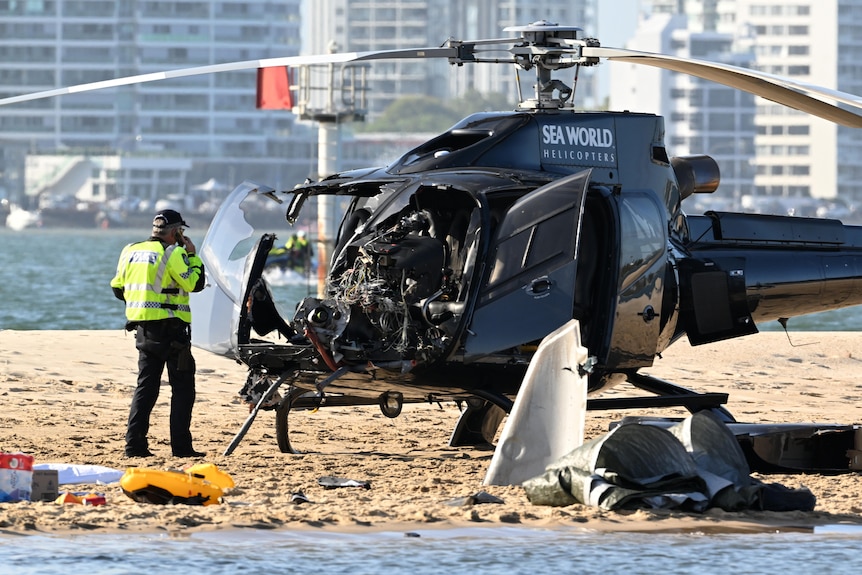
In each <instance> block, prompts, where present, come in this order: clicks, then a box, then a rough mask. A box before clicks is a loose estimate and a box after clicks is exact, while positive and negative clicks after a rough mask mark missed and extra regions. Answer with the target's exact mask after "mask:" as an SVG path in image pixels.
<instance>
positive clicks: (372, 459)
mask: <svg viewBox="0 0 862 575" xmlns="http://www.w3.org/2000/svg"><path fill="white" fill-rule="evenodd" d="M860 337H862V336H860V335H859V334H856V333H852V332H841V333H824V332H804V333H801V332H797V333H791V334H790V335H789V337H788V336H787V335H786V334H784V333H776V332H772V333H761V334H757V335H753V336H748V337H745V338H740V339H736V340H730V341H727V342H721V343H715V344H709V345H704V346H698V347H691V346H689V345H688V343H687V342H686V341H680V342H677V343H676V344H674V345H673V346H672V347H671V348H670V349H668V350H667V351H666V352H665V353H664V354H663V356H662V358H660V359H657V360H656V363H655V365H654V366H653V367H652V368H650V369H648V370H645V371H646V372H648V373H650V374H651V375H655V376H658V377H661V378H664V379H667V380H670V381H673V382H676V383H678V384H681V385H684V386H687V387H690V388H693V389H696V390H698V391H704V392H707V391H717V392H728V393H730V400H729V402H728V405H727V407H728V409H729V410H730V411H731V412H732V413H733V414H734V416H735V417H736V418H737V419H738V420H739V421H747V422H818V423H838V424H857V423H860V422H862V404H860V396H862V382H859V381H858V379H857V374H858V373H859V368H860V366H862V352H860V351H857V350H856V345H857V344H858V343H859V342H860ZM195 357H196V360H197V364H198V378H197V389H198V399H197V403H196V407H195V413H194V420H193V430H192V431H193V435H194V437H195V447H196V448H197V449H198V450H201V451H205V452H206V453H207V456H206V457H205V458H202V459H199V460H187V459H178V458H174V457H172V456H171V450H170V445H169V443H168V412H169V398H170V388H169V387H168V386H167V383H166V382H164V385H163V388H162V395H161V397H160V398H159V402H158V404H157V406H156V409H155V411H154V413H153V418H152V427H151V432H150V449H151V450H152V451H153V452H154V453H155V454H156V456H155V457H152V458H148V459H129V458H126V457H125V456H124V453H123V445H124V444H123V435H124V433H125V423H126V417H127V414H128V407H129V401H130V399H131V394H132V390H133V388H134V383H135V376H136V370H135V367H136V352H135V350H134V340H133V337H132V336H131V335H129V334H126V333H125V332H123V331H10V330H5V331H3V330H0V396H2V402H3V407H4V409H3V412H2V414H0V451H4V452H23V453H27V454H30V455H32V456H33V457H34V458H35V462H36V463H68V464H81V465H83V464H93V465H102V466H107V467H110V468H113V469H119V470H125V469H126V468H128V467H145V468H148V469H182V468H183V467H185V466H188V465H190V464H192V463H199V462H202V461H203V462H210V463H214V464H216V465H217V466H218V467H219V468H220V469H222V470H223V471H225V472H227V473H229V474H230V475H231V476H232V477H233V479H234V481H235V483H236V487H234V488H233V489H230V490H228V491H226V492H225V495H224V498H223V502H222V503H221V504H219V505H207V506H191V505H154V504H147V503H138V502H135V501H133V500H132V499H130V498H129V497H127V496H126V495H125V494H123V492H122V490H121V489H120V487H119V484H117V483H113V484H109V485H62V486H60V489H61V491H63V490H68V491H77V492H81V491H98V492H101V493H104V494H105V497H106V501H107V504H106V505H103V506H97V507H92V506H82V505H71V504H67V505H59V504H56V503H53V502H16V503H4V504H0V533H2V532H28V533H35V532H49V533H67V532H68V533H74V532H80V531H82V530H83V531H92V530H97V531H105V532H117V531H120V532H122V531H134V532H141V531H167V532H170V533H181V532H190V531H199V530H213V529H230V528H255V529H276V528H279V529H335V530H342V531H347V530H356V529H359V530H367V529H376V530H413V529H420V528H421V529H429V528H446V527H454V526H463V525H482V526H486V527H487V526H489V525H490V526H493V525H502V524H506V525H521V526H527V527H545V528H547V527H561V528H568V527H575V528H586V529H597V530H633V531H634V530H651V531H676V530H694V531H760V530H764V529H765V530H775V529H786V530H794V529H807V528H810V527H813V526H816V525H826V524H837V523H851V524H862V501H860V496H862V482H860V478H859V476H858V474H857V473H855V472H851V473H841V474H831V475H819V474H804V475H803V474H797V475H763V476H761V475H756V476H757V477H758V478H760V479H762V480H764V481H766V482H770V483H773V482H774V483H780V484H782V485H785V486H787V487H791V488H794V487H800V486H804V487H807V488H808V489H810V490H811V491H812V492H813V493H814V494H815V496H816V497H817V505H816V508H815V510H814V511H813V512H796V511H793V512H763V511H745V512H734V513H729V512H724V511H720V510H709V511H707V512H706V513H703V514H696V513H683V512H678V511H647V510H637V511H627V512H608V511H603V510H600V509H597V508H593V507H586V506H582V505H572V506H569V507H562V508H552V507H543V506H535V505H532V504H530V502H529V501H528V500H527V498H526V496H525V494H524V491H523V489H522V488H521V487H517V486H509V487H495V486H483V485H482V480H483V478H484V476H485V472H486V470H487V467H488V464H489V462H490V460H491V456H492V452H491V451H488V450H480V449H476V448H451V447H448V439H449V435H450V433H451V431H452V429H453V427H454V425H455V422H456V421H457V418H458V409H457V407H456V406H455V405H453V404H443V405H442V406H438V405H436V404H435V405H414V406H405V408H404V411H403V413H402V414H401V416H400V417H398V418H397V419H389V418H386V417H384V416H383V415H382V414H381V413H380V411H379V409H378V408H376V407H354V408H324V409H322V410H320V411H318V412H314V413H312V412H296V413H294V414H292V416H291V419H290V424H291V430H292V431H291V441H292V442H293V444H294V446H295V447H296V448H298V449H300V450H302V451H303V453H302V454H299V455H295V454H283V453H281V452H279V450H278V446H277V444H276V439H275V427H274V422H275V416H274V413H273V412H272V411H263V412H261V413H260V415H259V416H258V418H257V420H256V421H255V423H254V424H253V425H252V427H251V429H250V430H249V432H248V434H247V435H246V437H245V438H244V440H243V441H242V443H240V445H239V446H238V447H237V449H236V450H235V451H234V453H233V454H232V455H230V456H224V455H223V452H224V450H225V448H226V447H227V445H228V444H229V443H230V441H231V439H232V438H233V437H234V435H235V434H236V433H237V431H238V430H239V429H240V427H241V426H242V424H243V422H244V421H245V420H246V418H247V416H248V408H247V406H245V405H243V404H242V403H241V402H240V400H239V397H238V395H237V392H238V390H239V388H240V387H241V385H242V383H243V381H244V379H245V370H244V369H243V366H242V365H240V364H237V363H236V362H234V361H233V360H230V359H228V358H223V357H219V356H215V355H213V354H210V353H208V352H204V351H201V350H195ZM626 387H627V386H620V387H618V388H616V389H615V390H613V391H612V392H611V393H613V394H623V393H630V392H631V390H628V389H626ZM641 394H642V393H641ZM607 396H608V394H606V395H604V396H603V397H607ZM624 415H661V416H684V415H686V413H685V412H683V411H679V410H673V409H670V410H669V409H665V410H658V411H651V412H649V411H640V412H636V413H635V412H619V411H615V412H589V413H588V414H587V425H586V435H587V438H590V437H595V436H598V435H601V434H602V433H604V432H606V431H607V429H608V425H609V424H610V423H611V422H612V421H616V420H618V419H619V418H621V417H622V416H624ZM323 476H336V477H342V478H348V479H355V480H357V481H367V482H369V484H370V489H364V488H361V487H344V488H339V489H324V488H323V487H321V486H320V485H319V484H318V479H319V478H320V477H323ZM480 491H486V492H487V493H490V494H491V495H494V496H496V497H499V498H500V499H502V500H503V503H502V504H496V503H487V504H476V505H464V504H458V503H459V500H463V498H466V497H468V496H470V495H473V494H476V493H477V492H480ZM297 492H301V493H303V494H304V495H305V496H306V497H307V499H308V502H307V503H296V502H294V501H292V500H291V496H292V495H293V494H295V493H297ZM460 503H463V501H460Z"/></svg>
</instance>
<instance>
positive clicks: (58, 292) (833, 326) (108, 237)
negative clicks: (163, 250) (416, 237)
mask: <svg viewBox="0 0 862 575" xmlns="http://www.w3.org/2000/svg"><path fill="white" fill-rule="evenodd" d="M148 232H149V230H98V229H93V230H78V229H74V230H72V229H67V230H59V229H36V230H26V231H24V232H13V231H11V230H7V229H5V228H0V270H3V272H2V278H3V281H2V282H0V302H2V303H0V329H18V330H34V329H60V330H66V329H122V327H123V324H124V321H125V320H124V315H123V305H122V303H120V302H119V301H118V300H117V299H115V298H114V295H113V293H112V292H111V288H110V286H109V285H108V284H109V282H110V281H111V278H112V277H113V275H114V271H115V266H116V265H117V257H118V256H119V255H120V250H121V249H122V248H123V246H124V245H126V244H127V243H129V242H132V241H140V240H143V239H146V237H147V235H148ZM189 236H190V237H191V238H192V239H193V241H195V243H196V244H197V245H200V244H201V242H202V241H203V237H204V230H196V229H190V230H189ZM272 287H273V292H274V295H275V297H276V301H279V302H281V310H282V315H283V316H285V318H290V315H291V314H290V310H291V309H292V308H293V304H295V303H296V302H297V301H299V300H300V299H302V298H303V297H304V296H306V295H308V294H312V293H314V292H315V291H316V284H315V283H314V280H313V278H308V280H307V281H296V278H290V279H288V280H287V281H279V279H276V281H275V282H274V284H273V286H272ZM758 327H759V328H760V329H761V330H763V331H776V330H781V329H782V328H781V326H780V325H779V324H778V322H770V323H769V324H763V325H760V326H758ZM789 327H790V329H791V330H794V331H856V330H858V329H860V328H862V306H856V307H852V308H846V309H843V310H836V311H831V312H823V313H818V314H812V315H809V316H803V317H798V318H793V319H792V320H791V321H790V324H789Z"/></svg>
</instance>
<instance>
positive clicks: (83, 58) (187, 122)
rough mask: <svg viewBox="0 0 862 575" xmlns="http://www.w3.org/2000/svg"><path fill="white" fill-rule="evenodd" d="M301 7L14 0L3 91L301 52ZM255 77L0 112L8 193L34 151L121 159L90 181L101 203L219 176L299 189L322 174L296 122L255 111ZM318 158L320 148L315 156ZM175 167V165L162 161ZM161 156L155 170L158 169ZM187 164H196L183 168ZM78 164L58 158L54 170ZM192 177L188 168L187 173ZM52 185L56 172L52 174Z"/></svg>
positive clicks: (202, 80) (6, 12)
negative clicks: (312, 171) (313, 174)
mask: <svg viewBox="0 0 862 575" xmlns="http://www.w3.org/2000/svg"><path fill="white" fill-rule="evenodd" d="M300 3H301V0H279V1H264V0H238V1H235V2H217V1H215V0H196V1H188V0H176V1H151V0H123V1H122V2H111V1H106V0H52V1H35V2H11V1H10V2H0V86H2V87H0V93H2V95H3V96H13V95H18V94H23V93H29V92H35V91H41V90H48V89H53V88H58V87H63V86H69V85H73V84H79V83H86V82H94V81H99V80H105V79H109V78H115V77H120V76H129V75H136V74H146V73H150V72H159V71H164V70H170V69H176V68H185V67H191V66H203V65H208V64H216V63H222V62H231V61H238V60H253V59H258V58H267V57H275V56H290V55H297V54H299V51H300V42H301V40H300ZM255 85H256V80H255V71H254V70H250V71H247V72H227V73H221V74H208V75H200V76H193V77H188V78H184V79H173V80H163V81H158V82H151V83H145V84H137V85H132V86H126V87H122V88H115V89H110V90H103V91H93V92H87V93H82V94H78V95H68V96H62V97H56V98H51V99H44V100H36V101H32V102H26V103H21V104H16V105H11V106H4V107H2V108H0V130H2V134H3V135H2V140H0V154H2V158H0V171H2V172H0V186H3V187H5V188H6V189H7V193H9V194H10V195H11V196H13V197H15V196H16V195H19V196H23V195H24V193H25V190H26V193H29V194H32V195H35V194H38V193H39V182H34V181H30V182H27V183H25V182H24V181H23V168H22V165H23V157H24V156H25V155H26V154H67V155H69V157H73V158H78V159H80V158H89V157H93V156H96V155H100V156H106V155H108V156H109V155H118V156H120V157H122V158H131V157H134V158H137V160H136V161H135V162H132V161H131V160H126V161H121V162H119V163H116V162H114V163H109V164H110V165H111V166H113V167H111V168H105V169H102V168H99V166H102V165H104V164H103V163H99V164H97V165H96V168H95V169H96V170H97V171H100V172H101V173H99V174H94V177H93V178H91V179H90V180H89V183H88V184H87V185H89V186H90V188H91V189H90V190H89V191H90V193H91V195H92V198H93V199H95V200H104V199H110V198H111V197H112V196H115V195H118V194H131V195H136V196H141V197H151V196H152V195H153V193H154V192H157V193H158V194H159V195H164V194H165V193H168V192H176V193H183V192H186V191H187V190H188V187H189V186H191V185H193V184H197V183H199V182H203V181H205V180H207V179H209V178H210V177H214V178H217V179H218V180H220V181H222V182H225V183H229V184H234V183H237V182H238V181H241V180H242V179H260V180H262V181H264V182H266V183H273V184H278V183H281V184H285V185H289V184H292V183H295V182H296V181H301V179H302V178H304V177H305V176H306V175H307V174H308V173H309V167H308V163H309V160H308V158H309V157H310V154H309V152H308V148H309V146H308V144H307V143H305V142H307V141H308V138H307V137H304V138H299V139H297V138H294V137H292V136H291V133H292V132H293V130H294V121H293V116H292V115H291V114H290V113H289V112H286V111H262V110H257V109H255ZM312 149H313V148H312ZM159 157H163V158H170V159H171V160H172V162H170V163H169V162H164V163H163V164H162V167H160V163H159V161H158V160H157V158H159ZM144 158H149V159H150V161H148V162H147V161H144ZM178 158H185V159H187V161H188V164H184V165H187V166H188V169H187V170H186V169H180V168H178V167H177V164H176V162H175V160H177V159H178ZM74 163H75V162H74V161H67V162H65V163H64V162H63V161H58V162H56V163H55V164H56V165H55V167H54V168H53V169H54V172H55V173H54V174H53V175H52V174H44V176H45V177H44V179H45V180H46V181H47V180H51V181H53V182H55V183H56V181H57V178H58V176H60V175H61V174H60V172H63V171H64V170H70V169H72V168H71V167H70V165H68V164H74ZM178 169H179V172H178V171H177V170H178ZM49 176H50V177H49Z"/></svg>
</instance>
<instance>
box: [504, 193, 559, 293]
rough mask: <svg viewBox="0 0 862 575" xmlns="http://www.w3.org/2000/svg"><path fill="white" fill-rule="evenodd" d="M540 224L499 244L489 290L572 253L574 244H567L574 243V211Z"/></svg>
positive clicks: (555, 215) (557, 215) (553, 216)
mask: <svg viewBox="0 0 862 575" xmlns="http://www.w3.org/2000/svg"><path fill="white" fill-rule="evenodd" d="M537 224H541V225H533V226H530V227H528V228H526V229H524V230H522V231H520V232H518V233H517V234H514V235H513V236H511V237H509V238H507V239H504V240H503V241H502V242H501V243H500V245H499V247H498V256H497V260H496V261H495V262H494V268H493V270H492V271H491V277H490V279H489V281H488V285H489V286H493V285H495V284H496V283H497V282H498V281H505V280H506V279H509V278H511V277H512V276H513V275H514V274H517V273H519V272H520V271H527V270H529V269H531V268H534V267H536V266H538V265H539V264H543V263H546V262H550V261H552V260H554V259H556V258H558V257H560V256H564V257H565V256H567V253H568V252H567V249H568V250H571V249H572V246H571V245H570V243H571V242H566V241H565V240H566V238H572V241H573V238H574V234H572V230H571V224H572V209H567V210H564V211H562V212H560V213H557V214H554V215H550V216H548V217H547V218H546V219H543V220H542V221H541V222H537ZM504 244H505V247H503V246H504ZM501 254H502V255H503V256H502V257H501Z"/></svg>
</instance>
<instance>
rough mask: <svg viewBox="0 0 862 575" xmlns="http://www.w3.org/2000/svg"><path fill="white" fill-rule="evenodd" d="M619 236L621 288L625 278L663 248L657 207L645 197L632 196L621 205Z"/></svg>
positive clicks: (661, 218)
mask: <svg viewBox="0 0 862 575" xmlns="http://www.w3.org/2000/svg"><path fill="white" fill-rule="evenodd" d="M620 225H621V233H622V242H621V251H622V253H621V256H622V260H621V262H620V264H621V271H622V276H623V282H622V286H623V287H625V286H626V284H627V279H628V278H634V277H638V276H639V271H640V270H643V269H644V268H645V267H648V266H650V265H652V264H653V263H655V262H656V261H657V260H658V259H660V258H661V256H662V254H663V253H664V250H665V246H666V239H665V233H664V229H665V228H664V225H665V218H664V216H663V214H662V212H661V211H660V209H659V207H658V205H657V204H656V203H655V201H653V200H652V198H650V197H648V196H646V195H634V194H633V195H632V196H630V197H627V198H625V199H624V200H623V201H622V202H621V203H620Z"/></svg>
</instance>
